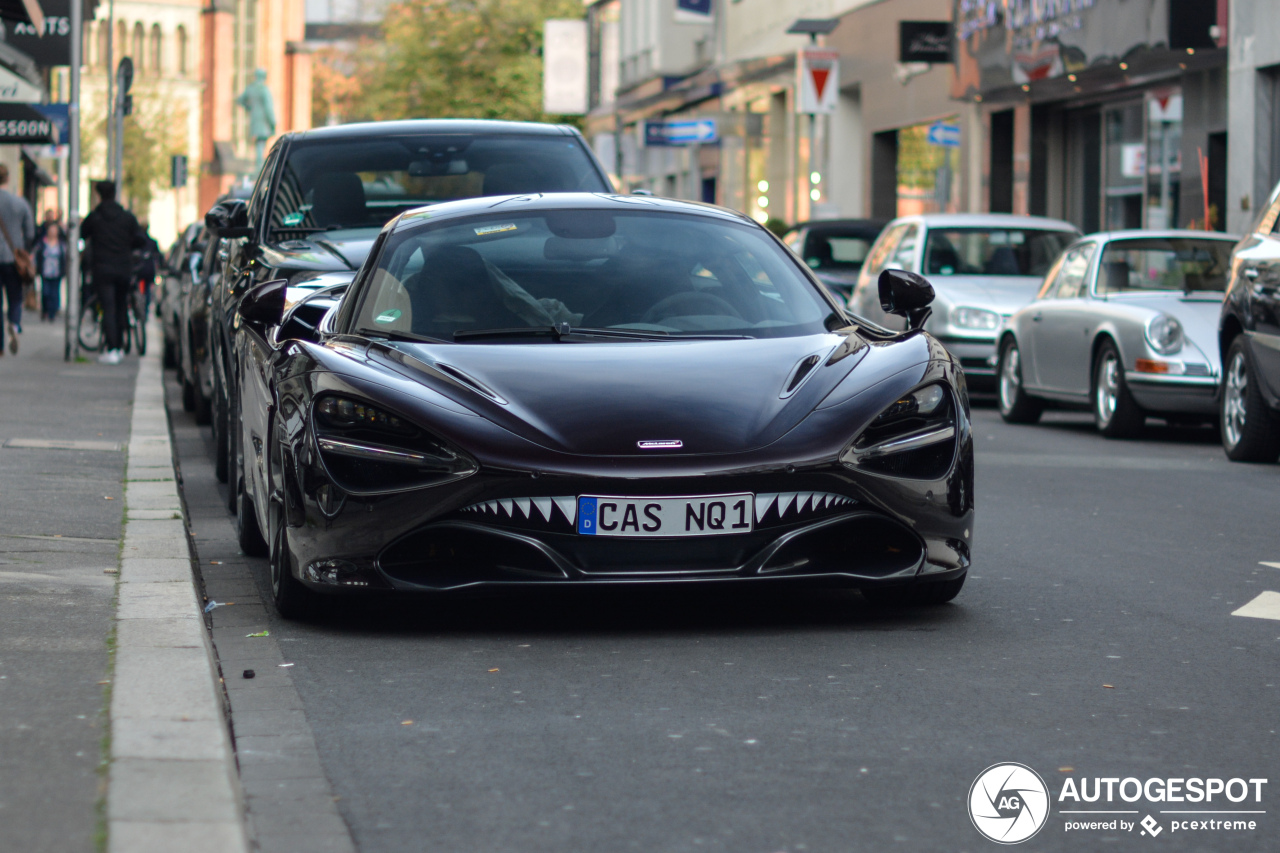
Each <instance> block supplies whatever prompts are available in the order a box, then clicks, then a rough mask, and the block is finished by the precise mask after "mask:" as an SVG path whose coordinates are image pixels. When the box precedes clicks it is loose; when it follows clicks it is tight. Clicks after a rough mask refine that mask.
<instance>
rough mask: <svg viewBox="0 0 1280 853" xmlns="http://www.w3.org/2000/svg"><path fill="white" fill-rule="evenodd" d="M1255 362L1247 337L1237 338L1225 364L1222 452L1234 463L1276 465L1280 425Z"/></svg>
mask: <svg viewBox="0 0 1280 853" xmlns="http://www.w3.org/2000/svg"><path fill="white" fill-rule="evenodd" d="M1255 376H1256V374H1255V372H1254V369H1253V360H1252V359H1251V358H1250V357H1249V350H1248V348H1247V347H1246V346H1245V339H1244V336H1243V335H1240V336H1238V337H1236V339H1235V340H1233V341H1232V342H1231V347H1230V348H1229V349H1228V350H1227V357H1226V359H1225V360H1224V361H1223V369H1222V393H1221V394H1220V395H1219V397H1220V398H1221V399H1220V401H1219V404H1218V411H1219V416H1220V418H1221V421H1220V423H1221V427H1220V430H1221V434H1222V449H1223V450H1225V451H1226V453H1227V458H1228V459H1230V460H1231V461H1232V462H1275V461H1276V457H1277V456H1280V426H1277V424H1276V422H1275V420H1274V419H1273V417H1272V415H1271V412H1270V411H1269V410H1268V408H1267V401H1266V400H1265V399H1263V397H1262V391H1261V389H1259V388H1258V381H1257V379H1256V378H1255Z"/></svg>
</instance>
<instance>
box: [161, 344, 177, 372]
mask: <svg viewBox="0 0 1280 853" xmlns="http://www.w3.org/2000/svg"><path fill="white" fill-rule="evenodd" d="M162 357H163V359H164V366H165V367H166V368H168V369H169V370H172V369H173V368H175V367H177V366H178V348H177V347H175V346H174V345H173V341H165V342H164V349H163V351H162Z"/></svg>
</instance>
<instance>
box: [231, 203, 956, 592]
mask: <svg viewBox="0 0 1280 853" xmlns="http://www.w3.org/2000/svg"><path fill="white" fill-rule="evenodd" d="M285 284H286V283H285V282H284V281H275V282H267V283H264V284H261V285H258V286H257V287H255V288H254V289H252V290H250V291H249V293H248V294H247V295H246V296H245V298H244V300H243V302H242V304H241V309H240V316H241V319H242V330H243V332H244V333H243V334H242V335H241V336H240V337H239V338H238V341H239V342H240V345H241V347H242V353H241V356H240V363H241V364H242V365H244V374H243V376H242V379H241V381H242V383H243V385H242V391H241V396H242V401H243V405H242V415H243V416H242V417H240V418H237V419H236V424H237V427H238V429H239V430H240V435H239V437H238V438H237V440H236V444H237V445H238V446H241V447H245V448H250V447H252V448H254V449H255V452H253V453H244V454H240V455H239V461H240V464H241V465H242V466H243V468H242V474H241V477H240V480H241V482H242V483H243V484H244V490H243V494H242V499H241V500H240V501H239V504H238V505H239V507H240V512H241V516H240V517H239V519H240V521H239V529H240V531H241V546H242V547H244V548H245V549H246V550H247V551H266V552H267V553H268V555H269V558H270V559H269V566H270V582H271V591H272V596H273V598H274V601H275V605H276V607H277V608H278V609H279V611H280V612H281V614H283V615H284V616H286V617H296V616H299V615H304V614H305V613H307V612H308V611H309V610H310V609H311V608H312V607H313V606H314V604H315V601H316V594H317V593H329V594H334V595H348V596H350V595H361V594H366V595H367V594H369V593H371V592H379V591H400V592H443V591H448V590H458V589H464V588H475V587H482V586H487V585H493V586H512V585H531V584H544V585H556V584H562V585H566V586H575V585H588V584H617V583H621V582H643V583H660V582H661V583H696V582H704V583H705V582H716V583H720V582H724V581H726V580H733V581H738V582H745V583H772V584H779V583H788V582H791V583H804V582H814V581H821V582H826V583H834V584H837V585H845V586H853V587H857V588H859V589H862V590H863V592H864V595H866V596H867V597H868V598H871V599H873V600H880V601H890V602H895V603H896V602H902V603H913V604H937V603H942V602H944V601H948V600H950V599H951V598H953V597H954V596H955V595H956V594H957V593H958V592H959V591H960V588H961V586H962V585H963V583H964V578H965V573H966V571H967V569H968V566H969V563H970V550H969V543H970V541H971V540H970V535H971V531H972V529H973V528H972V525H973V511H974V510H973V446H972V439H971V430H970V422H969V405H968V398H967V395H966V392H965V386H964V380H963V376H962V374H961V370H960V367H959V364H958V363H957V361H956V360H955V358H954V357H953V356H952V355H950V354H949V353H948V352H947V351H946V350H945V349H944V348H943V347H942V346H941V345H940V344H939V343H938V342H937V341H936V340H935V339H934V338H933V337H931V336H930V335H928V334H927V333H918V332H916V331H914V330H915V329H918V328H919V326H920V324H921V323H922V322H923V318H924V314H925V313H926V312H927V305H928V302H929V301H930V300H931V299H932V295H933V294H932V289H931V288H930V287H929V285H928V282H926V281H924V280H923V279H922V278H921V277H919V276H916V275H914V274H911V273H905V272H888V273H886V274H885V281H884V298H885V299H886V301H887V302H888V304H889V305H890V306H891V308H892V310H894V311H898V312H902V313H903V314H905V315H908V316H909V317H910V318H912V319H911V320H910V322H909V325H910V327H911V329H912V332H911V333H909V334H901V333H896V332H892V331H887V330H885V329H882V328H880V327H878V326H875V325H874V324H871V323H867V322H866V321H862V320H859V319H856V318H852V317H850V316H849V315H848V314H846V313H845V312H844V310H843V308H842V306H841V305H840V303H839V302H838V301H837V300H835V299H833V298H832V297H831V296H830V294H829V293H828V292H827V291H826V290H825V288H823V287H822V286H821V285H820V284H819V283H818V282H817V281H816V279H815V278H813V276H812V273H811V271H809V270H808V269H807V268H806V267H805V266H804V265H803V264H801V263H800V262H799V261H798V260H797V259H796V258H795V257H794V256H793V255H792V254H791V253H789V252H787V251H786V250H785V249H783V248H782V247H781V246H779V245H778V243H777V242H776V241H775V240H774V239H773V238H772V237H771V236H770V235H769V234H768V233H767V232H766V231H765V230H764V229H763V228H762V227H761V226H760V225H758V224H756V223H755V222H754V221H752V220H751V219H749V218H747V217H745V216H742V215H740V214H736V213H733V212H731V211H727V210H723V209H721V208H714V207H709V206H706V205H697V204H691V203H686V202H678V201H672V200H666V199H645V200H644V201H643V202H639V201H638V200H637V199H635V198H634V197H631V196H606V195H602V194H560V195H557V194H548V195H541V196H537V195H528V196H521V197H510V198H506V199H504V200H502V201H501V202H500V203H495V202H494V201H493V200H489V199H472V200H467V201H455V202H450V203H445V204H440V205H438V206H436V207H433V208H430V209H427V210H422V211H415V212H411V213H407V214H405V215H403V216H400V217H398V218H396V219H395V220H393V222H392V223H391V224H389V225H388V226H387V227H386V229H384V230H383V232H382V235H381V236H380V237H379V238H378V241H377V243H376V244H375V248H374V250H373V252H372V254H371V255H370V256H369V258H368V259H367V260H366V262H365V264H364V266H363V267H362V268H361V270H360V272H359V273H358V274H357V276H356V278H355V282H354V283H353V284H352V285H351V287H350V289H349V290H348V291H347V292H346V294H345V295H343V296H341V298H340V299H337V298H335V292H336V291H337V290H338V289H337V288H334V289H330V290H328V291H321V292H319V293H316V294H315V295H314V296H313V297H312V299H314V300H315V301H321V300H323V301H325V303H326V305H327V310H326V311H325V314H324V317H323V319H322V320H321V321H320V322H319V323H318V324H315V323H309V324H308V325H311V326H313V327H315V326H317V325H318V327H317V328H315V331H314V332H307V330H306V329H298V330H297V331H294V330H292V329H291V320H290V315H286V312H285V307H284V301H285ZM310 301H311V300H304V302H302V303H300V305H299V306H296V307H295V308H294V309H292V312H291V314H292V313H296V312H297V311H298V310H300V308H301V307H302V306H305V305H308V304H309V303H310ZM318 313H319V312H318V311H317V312H315V314H318ZM294 335H297V337H294ZM264 540H265V541H264Z"/></svg>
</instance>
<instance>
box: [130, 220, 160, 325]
mask: <svg viewBox="0 0 1280 853" xmlns="http://www.w3.org/2000/svg"><path fill="white" fill-rule="evenodd" d="M142 235H143V240H144V241H145V242H144V245H143V247H142V248H141V249H137V250H135V251H134V253H133V274H134V279H135V280H137V279H141V280H142V283H143V284H144V285H145V286H146V288H147V308H148V309H150V308H151V289H152V288H153V287H154V286H155V283H156V276H157V275H159V274H160V273H161V272H163V271H164V253H163V252H162V251H160V244H159V243H157V242H156V241H155V238H154V237H152V236H151V224H150V223H149V222H143V223H142Z"/></svg>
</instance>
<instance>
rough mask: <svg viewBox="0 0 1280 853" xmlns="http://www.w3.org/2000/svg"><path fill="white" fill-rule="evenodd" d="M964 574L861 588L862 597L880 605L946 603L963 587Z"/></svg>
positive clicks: (922, 605)
mask: <svg viewBox="0 0 1280 853" xmlns="http://www.w3.org/2000/svg"><path fill="white" fill-rule="evenodd" d="M965 577H966V575H961V576H960V577H958V578H955V579H954V580H949V581H934V582H932V583H915V584H911V585H910V586H889V587H881V588H876V587H871V588H869V589H864V590H862V597H863V598H865V599H866V600H867V601H869V602H871V603H872V604H875V605H878V606H882V607H930V606H933V605H938V604H946V603H947V602H948V601H951V600H952V599H953V598H955V597H956V596H957V595H959V594H960V590H961V589H962V588H963V587H964V579H965Z"/></svg>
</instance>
